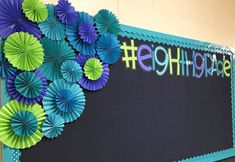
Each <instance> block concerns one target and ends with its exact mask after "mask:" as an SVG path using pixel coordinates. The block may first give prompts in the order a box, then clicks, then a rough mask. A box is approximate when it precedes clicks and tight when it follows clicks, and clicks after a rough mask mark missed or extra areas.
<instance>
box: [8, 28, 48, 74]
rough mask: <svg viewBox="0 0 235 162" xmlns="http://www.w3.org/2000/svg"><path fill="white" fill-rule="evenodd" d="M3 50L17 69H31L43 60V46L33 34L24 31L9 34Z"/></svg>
mask: <svg viewBox="0 0 235 162" xmlns="http://www.w3.org/2000/svg"><path fill="white" fill-rule="evenodd" d="M4 52H5V56H6V58H7V59H8V61H9V62H10V63H11V64H12V65H13V66H14V67H16V68H17V69H20V70H26V71H31V70H34V69H37V68H38V67H39V66H40V65H41V64H42V62H43V55H44V54H43V48H42V45H41V43H40V42H39V41H38V40H37V38H35V37H34V36H33V35H30V34H28V33H24V32H16V33H14V34H11V35H10V36H9V37H8V38H7V39H6V41H5V44H4Z"/></svg>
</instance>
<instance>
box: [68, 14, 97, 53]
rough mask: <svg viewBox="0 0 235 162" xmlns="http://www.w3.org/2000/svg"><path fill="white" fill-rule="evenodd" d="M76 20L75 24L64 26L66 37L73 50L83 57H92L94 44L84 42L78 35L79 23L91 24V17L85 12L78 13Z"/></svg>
mask: <svg viewBox="0 0 235 162" xmlns="http://www.w3.org/2000/svg"><path fill="white" fill-rule="evenodd" d="M77 15H78V19H77V21H76V22H75V23H73V24H71V25H67V26H66V35H67V39H68V40H69V42H70V44H71V45H72V46H73V48H74V49H76V50H77V51H79V52H80V54H83V55H93V54H94V53H95V43H87V42H84V41H83V39H82V38H81V36H80V35H79V25H80V24H81V22H87V23H93V17H92V16H90V15H89V14H87V13H85V12H78V13H77Z"/></svg>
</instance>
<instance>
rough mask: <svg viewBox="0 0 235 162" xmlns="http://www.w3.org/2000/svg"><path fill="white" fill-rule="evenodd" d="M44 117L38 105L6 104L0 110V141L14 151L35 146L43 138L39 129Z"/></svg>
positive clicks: (15, 102) (14, 102)
mask: <svg viewBox="0 0 235 162" xmlns="http://www.w3.org/2000/svg"><path fill="white" fill-rule="evenodd" d="M45 117H46V113H45V112H44V110H43V109H42V108H41V106H40V105H39V104H34V105H28V104H22V103H19V102H17V101H15V100H13V101H10V102H8V103H7V104H6V105H4V106H3V107H2V108H1V109H0V141H1V142H2V143H3V144H5V145H7V146H8V147H11V148H15V149H24V148H29V147H31V146H33V145H35V144H37V143H38V142H39V141H40V140H41V139H42V137H43V134H42V130H41V127H42V122H43V120H44V119H45ZM35 120H36V123H37V126H36V128H35V125H36V124H35ZM25 126H26V127H25ZM26 132H27V133H26Z"/></svg>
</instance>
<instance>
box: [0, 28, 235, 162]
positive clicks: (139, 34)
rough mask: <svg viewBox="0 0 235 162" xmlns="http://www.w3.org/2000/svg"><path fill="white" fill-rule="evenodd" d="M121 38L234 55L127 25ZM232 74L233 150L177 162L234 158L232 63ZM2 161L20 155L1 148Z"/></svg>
mask: <svg viewBox="0 0 235 162" xmlns="http://www.w3.org/2000/svg"><path fill="white" fill-rule="evenodd" d="M119 35H121V36H126V37H128V38H133V39H139V40H144V41H149V42H154V43H162V44H167V45H171V46H177V47H184V48H190V49H194V50H200V51H205V52H211V53H219V54H227V55H231V56H232V60H234V57H233V56H234V55H233V52H232V50H231V48H229V47H227V46H222V45H217V44H212V43H207V42H202V41H198V40H194V39H188V38H183V37H178V36H173V35H169V34H163V33H159V32H154V31H150V30H145V29H141V28H136V27H131V26H127V25H121V32H120V34H119ZM232 67H233V68H232V72H231V74H232V75H231V83H232V84H231V93H232V95H231V97H232V99H231V102H232V126H233V148H229V149H226V150H218V151H217V152H213V153H207V154H204V155H199V156H197V157H189V158H186V159H182V160H180V161H179V162H214V161H218V160H222V159H226V158H229V157H233V156H235V107H234V105H235V104H234V103H235V100H234V78H235V66H234V63H233V61H232ZM5 86H6V84H5V81H3V80H1V101H2V105H4V104H5V103H6V102H7V101H8V100H9V96H8V95H7V92H6V88H4V87H5ZM2 154H3V161H2V162H12V160H13V161H14V162H19V157H20V155H21V153H20V151H19V150H14V149H10V148H7V147H6V146H3V152H2Z"/></svg>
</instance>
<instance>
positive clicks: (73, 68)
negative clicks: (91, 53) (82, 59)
mask: <svg viewBox="0 0 235 162" xmlns="http://www.w3.org/2000/svg"><path fill="white" fill-rule="evenodd" d="M82 73H83V71H82V68H81V66H80V65H79V64H78V63H77V62H76V61H74V60H67V61H65V62H64V63H63V64H62V66H61V74H62V76H63V78H64V79H65V80H66V81H67V82H70V83H75V82H77V81H79V80H80V79H81V78H82Z"/></svg>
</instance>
